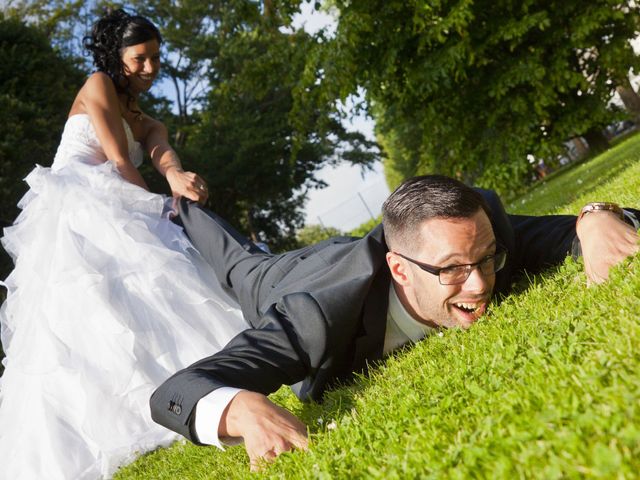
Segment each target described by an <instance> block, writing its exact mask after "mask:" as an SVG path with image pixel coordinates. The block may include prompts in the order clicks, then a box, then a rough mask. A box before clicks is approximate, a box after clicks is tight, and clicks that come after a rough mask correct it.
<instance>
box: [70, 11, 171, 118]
mask: <svg viewBox="0 0 640 480" xmlns="http://www.w3.org/2000/svg"><path fill="white" fill-rule="evenodd" d="M149 40H157V41H158V43H162V36H161V35H160V31H159V30H158V29H157V27H156V26H155V25H154V24H153V23H151V22H150V21H149V20H148V19H146V18H145V17H142V16H140V15H130V14H128V13H127V12H125V11H124V10H123V9H121V8H119V9H117V10H111V11H108V12H107V13H106V14H105V15H104V16H102V17H101V18H99V19H98V20H97V21H96V23H94V24H93V28H92V29H91V34H90V35H87V36H85V37H84V39H83V43H84V47H85V48H86V49H87V50H89V51H90V52H91V54H92V55H93V63H94V65H95V66H96V68H97V70H98V71H99V72H104V73H106V74H107V75H109V77H110V78H111V80H112V81H113V84H114V85H115V87H116V91H118V92H119V93H125V94H126V95H127V108H129V104H130V103H131V102H132V101H133V95H132V94H131V91H130V89H129V80H128V79H127V77H125V75H124V66H123V63H122V58H121V56H122V49H123V48H126V47H130V46H132V45H138V44H140V43H145V42H148V41H149ZM138 113H139V112H138Z"/></svg>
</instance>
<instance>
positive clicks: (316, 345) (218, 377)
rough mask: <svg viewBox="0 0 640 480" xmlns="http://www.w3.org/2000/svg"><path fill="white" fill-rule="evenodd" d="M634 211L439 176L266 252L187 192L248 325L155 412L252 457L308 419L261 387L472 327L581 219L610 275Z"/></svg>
mask: <svg viewBox="0 0 640 480" xmlns="http://www.w3.org/2000/svg"><path fill="white" fill-rule="evenodd" d="M633 213H634V212H623V211H622V210H621V209H620V208H619V207H617V206H616V205H614V204H609V203H596V204H589V205H587V206H586V207H585V208H583V210H582V212H581V214H580V216H579V217H578V220H577V226H576V217H573V216H566V215H562V216H561V215H558V216H545V217H528V216H516V215H507V214H506V213H505V212H504V209H503V207H502V204H501V202H500V200H499V198H498V197H497V195H496V194H495V193H493V192H490V191H478V190H474V189H471V188H469V187H467V186H465V185H464V184H462V183H460V182H458V181H456V180H453V179H451V178H448V177H443V176H438V175H430V176H422V177H416V178H413V179H410V180H408V181H406V182H405V183H403V184H402V185H401V186H400V187H398V189H397V190H396V191H394V192H393V193H392V194H391V195H390V196H389V198H388V199H387V201H386V202H385V204H384V206H383V220H382V225H381V226H378V227H376V228H375V229H374V230H373V231H371V233H369V234H368V235H367V236H366V237H364V238H362V239H356V238H350V237H338V238H332V239H330V240H326V241H323V242H320V243H319V244H316V245H313V246H309V247H306V248H302V249H300V250H296V251H292V252H287V253H284V254H280V255H271V254H267V253H264V252H263V251H262V250H260V249H258V248H257V247H255V245H253V244H252V243H250V242H248V241H247V240H246V239H245V238H244V237H242V236H241V235H239V234H238V233H237V232H236V231H235V230H233V229H232V228H231V227H230V226H229V225H228V224H227V223H226V222H225V221H224V220H222V219H221V218H219V217H218V216H216V215H215V214H213V213H211V212H208V211H206V210H204V209H202V208H201V207H199V206H198V205H196V204H193V203H188V202H186V201H183V202H182V203H181V205H180V218H181V220H182V222H183V224H184V228H185V230H186V232H187V234H188V235H189V237H190V238H191V240H192V242H193V244H194V245H195V246H196V248H197V249H198V250H199V251H200V252H201V254H202V255H203V256H204V258H205V259H206V260H207V261H208V262H209V263H210V264H211V265H212V266H213V268H214V270H215V273H216V275H217V279H218V281H219V282H220V283H221V285H222V286H223V288H224V289H225V290H226V291H227V292H228V293H229V294H230V295H231V296H232V297H233V298H234V299H235V300H236V301H237V302H238V303H239V304H240V306H241V308H242V311H243V313H244V316H245V318H246V320H247V321H248V323H249V324H250V328H248V329H247V330H245V331H243V332H241V333H239V334H238V335H237V336H236V337H235V338H234V339H233V340H232V341H231V342H229V344H228V345H226V347H225V348H224V349H222V350H221V351H220V352H218V353H216V354H215V355H212V356H211V357H208V358H205V359H202V360H200V361H199V362H197V363H195V364H193V365H191V366H189V367H187V368H185V369H184V370H182V371H180V372H178V373H176V374H175V375H173V376H172V377H171V378H169V379H168V380H167V381H166V382H164V383H163V384H162V385H161V386H160V387H159V388H158V389H157V390H156V392H155V393H154V394H153V396H152V398H151V411H152V416H153V419H154V420H155V421H156V422H158V423H160V424H162V425H164V426H166V427H167V428H170V429H172V430H174V431H176V432H178V433H180V434H182V435H184V436H185V437H187V438H188V439H190V440H191V441H192V442H194V443H196V444H214V445H218V446H220V445H221V442H222V441H224V442H225V443H227V444H230V443H233V442H236V441H238V440H244V442H245V447H246V449H247V453H248V454H249V458H250V460H251V463H252V466H253V467H255V466H256V465H257V462H258V461H259V460H260V459H266V460H270V459H272V458H274V457H275V456H277V455H279V454H280V453H282V452H284V451H288V450H291V449H292V448H301V449H304V448H306V446H307V439H306V427H305V426H304V424H302V423H301V422H300V421H299V420H298V419H297V418H296V417H294V416H293V415H292V414H291V413H290V412H288V411H286V410H285V409H282V408H281V407H278V406H276V405H274V404H273V403H271V402H270V401H269V400H268V398H267V397H266V395H268V394H269V393H271V392H274V391H275V390H277V389H278V388H279V387H280V386H281V385H284V384H287V385H292V389H293V390H294V392H295V393H296V395H297V396H298V397H299V398H301V399H303V400H304V399H314V400H319V399H321V397H322V394H323V392H324V391H325V390H326V389H327V388H330V387H331V386H332V385H334V384H336V383H337V382H341V381H346V380H348V379H350V378H351V377H352V376H353V372H362V371H364V370H366V368H367V365H368V364H370V363H372V362H375V361H377V360H380V359H381V358H382V357H383V356H384V355H386V354H388V353H389V352H391V351H392V350H394V349H395V348H398V347H400V346H401V345H404V344H406V343H409V342H416V341H418V340H420V339H421V338H423V337H424V336H426V335H429V333H431V332H433V331H434V330H435V329H438V328H441V327H461V328H468V327H470V326H471V325H472V324H473V323H474V322H476V321H477V320H478V319H479V318H480V317H481V316H482V315H483V314H484V313H485V311H486V308H487V305H488V303H489V301H490V299H491V296H492V295H493V294H495V293H506V292H507V291H508V288H509V286H510V285H511V283H512V279H513V278H514V275H516V274H518V273H521V272H522V271H524V270H526V271H529V272H536V271H539V270H540V269H542V268H544V267H546V266H549V265H554V264H558V263H560V262H562V261H563V259H564V257H565V256H566V255H567V253H568V252H569V250H570V248H571V245H572V242H573V241H574V238H575V237H576V230H577V237H578V239H579V240H580V244H581V247H582V252H583V256H584V260H585V266H586V269H587V275H588V278H589V279H590V281H595V282H600V281H603V280H604V279H606V277H607V275H608V270H609V267H610V266H612V265H614V264H615V263H618V262H619V261H621V260H622V259H623V258H625V257H626V256H628V255H631V254H633V253H635V252H636V251H637V250H638V244H637V240H638V236H637V234H636V230H635V229H634V228H632V227H631V226H629V225H628V224H627V223H626V221H631V220H630V219H631V218H632V216H633ZM635 213H637V212H635ZM211 328H215V321H212V326H211Z"/></svg>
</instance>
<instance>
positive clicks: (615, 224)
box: [576, 211, 639, 284]
mask: <svg viewBox="0 0 640 480" xmlns="http://www.w3.org/2000/svg"><path fill="white" fill-rule="evenodd" d="M576 233H577V234H578V238H579V239H580V244H581V246H582V256H583V258H584V266H585V271H586V273H587V284H591V283H602V282H604V281H605V280H606V279H607V278H608V277H609V269H610V268H611V267H613V266H614V265H617V264H618V263H620V262H621V261H622V260H624V259H625V258H627V257H629V256H630V255H633V254H635V253H636V252H637V251H638V248H639V245H638V233H637V232H636V231H635V230H634V229H633V228H632V227H631V226H630V225H628V224H627V223H625V222H624V221H622V220H621V219H620V217H618V216H617V215H616V214H615V213H613V212H606V211H598V212H592V213H589V214H587V215H585V216H584V217H582V218H581V219H580V221H579V222H578V224H577V225H576Z"/></svg>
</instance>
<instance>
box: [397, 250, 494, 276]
mask: <svg viewBox="0 0 640 480" xmlns="http://www.w3.org/2000/svg"><path fill="white" fill-rule="evenodd" d="M394 253H395V254H396V255H398V256H400V257H402V258H404V259H405V260H408V261H410V262H411V263H413V264H415V265H417V266H418V267H420V268H421V269H422V270H424V271H425V272H429V273H430V274H432V275H437V276H438V280H439V281H440V285H459V284H461V283H464V282H466V281H467V278H469V275H471V272H472V271H473V269H474V268H476V267H477V268H479V269H480V271H481V272H482V274H483V275H487V276H488V275H494V274H495V273H496V272H499V271H500V270H502V268H503V267H504V264H505V263H506V261H507V251H506V250H505V249H504V248H499V249H498V251H496V253H495V254H493V255H487V256H486V257H484V258H483V259H482V260H480V261H479V262H476V263H465V264H461V265H451V266H449V267H434V266H433V265H428V264H426V263H422V262H418V261H417V260H414V259H413V258H409V257H407V256H405V255H402V254H401V253H398V252H394Z"/></svg>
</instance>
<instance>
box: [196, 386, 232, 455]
mask: <svg viewBox="0 0 640 480" xmlns="http://www.w3.org/2000/svg"><path fill="white" fill-rule="evenodd" d="M239 392H242V389H239V388H233V387H221V388H218V389H216V390H214V391H213V392H211V393H210V394H209V395H205V396H204V397H202V398H201V399H200V400H198V403H197V404H196V420H195V430H196V432H195V433H196V436H197V437H198V441H199V442H200V443H204V444H205V445H215V446H216V447H218V448H220V449H222V450H224V448H223V445H238V444H240V443H242V438H240V437H224V438H222V439H220V438H218V427H219V425H220V419H221V418H222V414H223V413H224V410H225V408H227V405H229V403H231V400H233V397H235V396H236V395H237V394H238V393H239Z"/></svg>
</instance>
